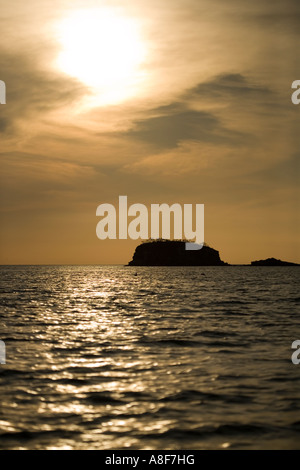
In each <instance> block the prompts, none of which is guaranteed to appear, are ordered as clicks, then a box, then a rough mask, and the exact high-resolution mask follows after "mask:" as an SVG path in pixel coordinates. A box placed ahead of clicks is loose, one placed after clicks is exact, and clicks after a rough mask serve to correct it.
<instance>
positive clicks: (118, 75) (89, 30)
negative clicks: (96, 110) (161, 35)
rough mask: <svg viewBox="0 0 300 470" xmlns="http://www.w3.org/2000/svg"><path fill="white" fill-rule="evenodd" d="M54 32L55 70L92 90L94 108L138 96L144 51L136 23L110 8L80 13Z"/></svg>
mask: <svg viewBox="0 0 300 470" xmlns="http://www.w3.org/2000/svg"><path fill="white" fill-rule="evenodd" d="M56 29H57V38H58V41H59V43H60V45H61V51H60V53H59V56H58V59H57V67H58V68H59V69H60V70H61V71H63V72H64V73H66V74H68V75H70V76H71V77H74V78H76V79H78V80H79V81H81V82H82V83H83V84H85V85H86V86H87V87H89V88H91V91H92V93H93V104H94V105H111V104H118V103H120V102H122V101H124V100H126V99H128V98H130V97H132V96H134V95H136V94H137V93H138V92H139V88H140V87H141V86H142V84H143V81H144V79H145V74H144V72H143V69H142V64H143V62H144V61H145V59H146V56H147V47H146V43H145V41H144V40H143V37H142V34H141V26H140V25H139V24H138V22H137V20H135V19H132V18H129V17H127V16H125V14H121V13H120V12H116V11H114V10H113V9H109V8H98V9H82V10H76V11H73V12H72V13H70V14H69V15H68V16H66V17H65V18H63V19H62V20H60V21H59V23H58V24H57V25H56Z"/></svg>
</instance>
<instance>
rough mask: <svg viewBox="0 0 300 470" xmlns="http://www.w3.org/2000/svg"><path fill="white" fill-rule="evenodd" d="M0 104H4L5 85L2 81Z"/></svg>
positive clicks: (0, 81)
mask: <svg viewBox="0 0 300 470" xmlns="http://www.w3.org/2000/svg"><path fill="white" fill-rule="evenodd" d="M0 104H6V85H5V82H4V81H3V80H0Z"/></svg>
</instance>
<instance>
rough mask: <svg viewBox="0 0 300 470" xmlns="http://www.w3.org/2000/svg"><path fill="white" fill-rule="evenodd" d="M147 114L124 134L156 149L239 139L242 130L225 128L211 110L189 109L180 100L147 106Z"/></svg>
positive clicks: (233, 141) (241, 135)
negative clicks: (150, 108)
mask: <svg viewBox="0 0 300 470" xmlns="http://www.w3.org/2000/svg"><path fill="white" fill-rule="evenodd" d="M149 114H150V115H151V117H149V118H145V119H140V120H137V121H135V123H134V125H133V128H132V129H131V130H129V131H127V132H126V135H127V136H129V137H131V138H134V139H137V140H141V141H144V142H145V143H147V144H150V145H151V146H153V147H155V148H156V149H157V148H158V149H168V148H175V147H177V146H178V145H179V144H180V143H181V142H183V141H187V140H188V141H189V140H192V141H197V142H214V143H215V144H222V143H228V142H232V143H236V144H238V143H240V142H241V141H243V140H244V139H245V138H246V135H245V134H244V133H240V132H238V131H234V130H230V129H226V128H225V127H224V125H223V124H222V122H221V121H220V119H219V118H217V117H216V115H214V114H213V113H211V112H207V111H203V110H196V109H192V108H190V107H189V106H188V104H187V103H184V102H174V103H172V104H170V105H169V106H163V107H159V108H156V109H154V110H151V111H150V112H149Z"/></svg>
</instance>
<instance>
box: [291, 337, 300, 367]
mask: <svg viewBox="0 0 300 470" xmlns="http://www.w3.org/2000/svg"><path fill="white" fill-rule="evenodd" d="M292 349H296V351H295V352H293V354H292V357H291V359H292V363H293V364H295V365H298V364H300V339H296V341H294V342H293V343H292Z"/></svg>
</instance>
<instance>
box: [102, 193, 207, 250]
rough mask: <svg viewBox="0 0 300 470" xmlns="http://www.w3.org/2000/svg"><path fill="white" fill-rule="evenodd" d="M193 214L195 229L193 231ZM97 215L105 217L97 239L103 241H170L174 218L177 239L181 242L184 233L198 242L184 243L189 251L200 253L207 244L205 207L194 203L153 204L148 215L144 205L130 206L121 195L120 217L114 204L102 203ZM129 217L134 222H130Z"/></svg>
mask: <svg viewBox="0 0 300 470" xmlns="http://www.w3.org/2000/svg"><path fill="white" fill-rule="evenodd" d="M193 211H194V214H195V230H193ZM96 215H97V216H98V217H102V219H101V220H100V221H99V222H98V224H97V228H96V233H97V237H98V238H99V239H100V240H106V239H107V238H109V239H110V240H116V239H119V240H127V239H128V238H130V239H131V240H138V239H139V238H140V239H142V240H148V239H149V238H151V239H152V240H157V239H159V238H165V239H170V237H171V218H172V217H173V221H174V224H173V235H174V239H177V240H181V239H182V238H183V234H184V238H185V239H186V240H191V239H192V240H193V239H195V243H191V242H186V243H185V249H186V250H200V249H201V248H202V247H203V245H204V204H195V207H194V208H193V204H184V205H183V207H182V206H181V205H180V204H172V205H171V206H169V205H168V204H151V208H150V214H149V213H148V209H147V207H146V206H145V205H144V204H132V205H131V206H129V207H128V203H127V196H119V207H118V218H117V210H116V208H115V206H114V205H112V204H100V206H98V207H97V211H96ZM149 216H150V217H149ZM128 217H131V218H133V219H132V220H130V221H128ZM149 218H150V225H151V227H150V230H149ZM160 221H161V226H160ZM117 222H118V224H117ZM117 225H118V231H117ZM117 232H118V233H117Z"/></svg>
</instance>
